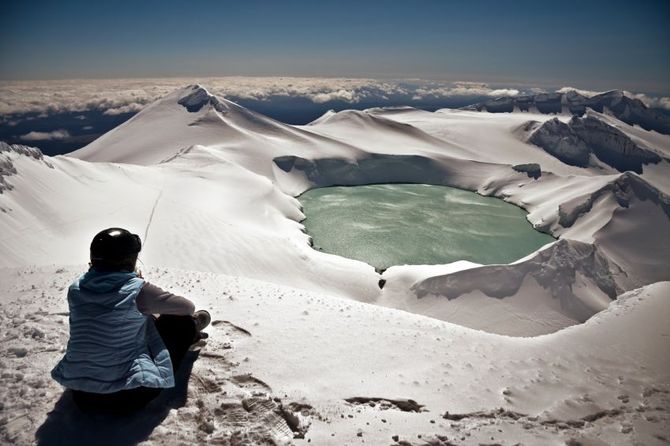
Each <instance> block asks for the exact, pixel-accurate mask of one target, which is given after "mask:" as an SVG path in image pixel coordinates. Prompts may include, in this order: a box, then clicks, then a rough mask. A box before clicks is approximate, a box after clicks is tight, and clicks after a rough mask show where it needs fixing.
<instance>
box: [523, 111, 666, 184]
mask: <svg viewBox="0 0 670 446" xmlns="http://www.w3.org/2000/svg"><path fill="white" fill-rule="evenodd" d="M527 141H528V142H530V143H532V144H535V145H536V146H538V147H541V148H542V149H544V150H545V151H546V152H547V153H549V154H551V155H553V156H555V157H556V158H558V159H559V160H561V161H562V162H564V163H566V164H570V165H572V166H578V167H588V166H589V165H590V164H591V163H590V159H591V155H592V154H593V155H595V156H596V157H597V158H598V159H599V160H600V161H602V162H604V163H605V164H608V165H609V166H612V167H613V168H615V169H617V170H618V171H620V172H625V171H627V170H632V171H634V172H637V173H642V166H643V165H644V164H648V163H658V162H660V161H661V157H660V156H659V155H658V154H656V153H655V152H652V151H651V150H649V149H647V148H644V147H640V146H639V145H637V144H636V143H635V142H633V140H631V139H630V138H629V137H628V136H627V135H626V134H625V133H623V132H622V131H620V130H619V129H617V128H615V127H613V126H611V125H609V124H607V123H605V122H603V121H602V120H600V119H598V117H596V116H593V115H589V114H588V113H587V114H586V116H584V117H577V116H574V117H573V118H572V119H570V121H569V122H568V123H567V124H565V123H563V122H561V121H559V120H558V118H554V119H551V120H549V121H546V122H545V123H544V124H542V125H541V126H539V127H538V128H537V129H536V130H535V131H533V132H532V133H531V134H530V136H529V137H528V139H527Z"/></svg>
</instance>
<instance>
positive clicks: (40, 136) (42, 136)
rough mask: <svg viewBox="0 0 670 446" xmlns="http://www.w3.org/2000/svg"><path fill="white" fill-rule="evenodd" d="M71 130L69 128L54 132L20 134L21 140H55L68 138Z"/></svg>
mask: <svg viewBox="0 0 670 446" xmlns="http://www.w3.org/2000/svg"><path fill="white" fill-rule="evenodd" d="M69 137H70V132H68V131H67V130H63V129H60V130H54V131H53V132H30V133H26V134H25V135H21V136H19V139H20V140H21V141H53V140H61V139H68V138H69Z"/></svg>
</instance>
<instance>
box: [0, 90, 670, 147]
mask: <svg viewBox="0 0 670 446" xmlns="http://www.w3.org/2000/svg"><path fill="white" fill-rule="evenodd" d="M193 83H200V84H202V85H204V86H206V87H207V88H208V90H209V91H211V92H212V93H214V94H217V95H221V96H225V97H227V98H230V99H232V100H257V101H265V100H269V99H271V98H276V97H287V98H303V99H306V100H309V101H311V102H313V103H315V104H324V103H328V102H344V103H349V104H357V103H360V102H371V101H375V100H377V101H385V100H390V99H393V100H403V101H405V102H406V104H407V105H412V101H431V100H432V101H438V100H440V99H450V98H469V97H472V98H474V97H498V96H517V95H521V94H532V93H538V92H543V91H545V90H544V89H541V88H533V87H519V86H491V85H489V84H485V83H478V82H436V81H423V80H403V81H389V80H376V79H347V78H298V77H218V78H198V79H195V78H163V79H114V80H64V81H31V82H23V81H21V82H0V115H4V116H7V115H16V114H25V113H38V114H40V113H41V114H44V113H46V114H49V113H59V112H83V111H91V110H98V111H101V112H102V113H104V114H106V115H117V114H122V113H132V112H136V111H139V110H141V109H142V108H143V107H144V106H145V105H147V104H148V103H150V102H152V101H154V100H156V99H158V98H160V97H161V96H164V95H166V94H168V93H170V92H171V91H173V90H175V89H177V88H180V87H183V86H185V85H188V84H193ZM567 89H571V88H570V87H564V89H563V90H567ZM582 92H583V93H585V94H587V95H591V94H596V93H597V92H591V91H583V90H582ZM630 95H631V96H633V97H637V98H639V99H641V100H642V101H643V102H645V103H646V104H647V105H650V106H655V107H664V108H670V98H668V97H652V96H648V95H645V94H634V93H630ZM26 136H27V135H26Z"/></svg>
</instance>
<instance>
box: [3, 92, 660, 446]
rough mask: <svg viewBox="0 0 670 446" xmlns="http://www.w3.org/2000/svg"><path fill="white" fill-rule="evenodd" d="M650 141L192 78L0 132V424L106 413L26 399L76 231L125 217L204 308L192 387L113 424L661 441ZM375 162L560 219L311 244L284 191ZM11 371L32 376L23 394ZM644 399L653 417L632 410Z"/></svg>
mask: <svg viewBox="0 0 670 446" xmlns="http://www.w3.org/2000/svg"><path fill="white" fill-rule="evenodd" d="M540 111H541V110H540ZM554 119H557V120H554ZM585 121H588V122H585ZM552 126H554V127H556V128H558V129H559V130H561V129H563V128H564V127H568V133H569V135H568V136H570V135H572V134H573V133H574V135H575V138H577V139H578V142H575V141H577V139H575V141H572V140H570V138H568V139H569V141H568V142H567V143H570V144H575V145H576V146H575V147H576V148H577V150H578V153H582V152H579V151H587V152H588V155H589V156H588V163H573V164H577V165H571V164H566V163H565V162H563V161H562V159H561V156H556V154H557V153H558V154H562V153H563V152H562V151H560V150H559V151H558V152H556V151H555V150H554V151H553V152H552V149H551V147H553V146H549V147H550V149H549V150H548V149H547V148H546V147H540V146H538V144H537V141H533V142H529V136H530V135H531V134H533V132H535V131H538V130H539V129H542V128H545V130H546V129H549V128H550V127H552ZM580 126H581V127H580ZM594 129H595V130H594ZM592 130H593V131H592ZM570 132H572V133H570ZM550 133H551V132H550ZM602 135H610V136H611V135H614V136H613V137H612V138H609V137H607V138H606V137H603V136H602ZM550 136H552V137H555V138H554V139H552V138H549V139H548V141H549V143H552V142H553V141H554V140H558V141H562V139H561V138H563V137H565V135H563V134H562V133H560V132H558V133H552V134H551V135H550ZM543 141H545V140H543ZM543 141H540V142H542V143H543V144H544V142H543ZM622 141H623V142H622ZM567 143H565V144H567ZM610 143H612V144H610ZM619 143H621V144H619ZM633 146H634V148H633ZM561 147H563V146H561ZM608 150H613V151H614V152H615V153H617V154H618V155H617V156H620V157H621V159H623V160H627V161H630V159H631V156H632V157H636V156H637V155H639V154H640V153H643V154H644V156H643V157H647V158H644V161H640V160H637V158H636V161H635V162H634V164H635V167H636V169H635V170H637V173H633V172H620V171H619V169H618V168H619V167H622V166H621V165H620V164H619V163H618V162H614V161H612V159H611V158H607V157H606V156H602V153H603V151H605V152H607V151H608ZM554 152H555V153H554ZM668 153H670V136H668V135H662V134H659V133H656V132H653V131H646V130H643V129H641V128H639V127H636V126H631V125H629V124H626V123H624V122H621V121H620V120H618V119H617V118H616V117H614V116H612V115H605V114H602V113H596V112H592V111H591V112H588V113H587V114H586V115H585V117H578V118H573V117H572V116H570V115H569V114H562V115H558V116H554V115H549V114H541V113H528V112H519V113H485V112H478V111H463V110H458V111H455V110H440V111H438V112H435V113H429V112H425V111H420V110H415V109H412V108H408V107H405V108H392V109H370V110H365V111H344V112H339V113H332V112H331V113H328V114H326V115H324V116H323V117H322V118H320V119H318V120H316V121H314V122H313V123H311V124H310V125H306V126H290V125H286V124H283V123H280V122H277V121H275V120H272V119H270V118H267V117H265V116H263V115H260V114H257V113H255V112H253V111H250V110H247V109H244V108H243V107H241V106H239V105H237V104H235V103H233V102H230V101H227V100H225V99H223V98H217V97H215V96H212V95H210V94H209V93H208V92H207V91H206V89H204V88H203V87H201V86H188V87H186V88H184V89H181V90H179V91H176V92H174V93H173V94H171V95H168V96H167V97H165V98H163V99H161V100H159V101H157V102H155V103H154V104H151V105H149V106H148V107H147V108H145V109H144V110H143V111H142V112H140V113H138V114H137V115H136V116H135V117H134V118H133V119H131V120H130V121H128V122H126V123H125V124H123V125H121V126H119V127H118V128H116V129H114V130H112V131H111V132H109V133H108V134H106V135H103V136H102V137H101V138H100V139H98V140H97V141H94V142H93V143H91V144H90V145H89V146H87V147H85V148H83V149H81V150H80V151H77V152H75V153H73V154H72V156H60V157H53V158H51V157H46V156H42V154H41V153H40V152H39V151H37V150H36V149H31V148H26V147H24V146H8V145H2V146H0V210H1V212H0V241H1V244H2V255H0V279H1V280H0V283H1V284H2V287H3V288H2V296H3V297H2V303H1V304H0V305H2V311H1V312H0V317H1V318H2V320H3V323H2V326H3V327H4V328H3V330H4V333H3V336H4V339H5V340H6V341H7V342H5V344H3V348H4V349H5V351H4V356H5V357H6V358H7V359H6V360H3V361H2V362H0V365H2V367H3V368H5V369H7V370H8V372H7V373H3V374H2V378H1V379H2V380H3V381H2V384H4V388H5V391H4V392H5V393H4V396H3V401H7V402H6V403H3V404H4V405H3V406H2V408H3V409H2V410H3V411H4V412H5V414H6V417H5V418H4V421H3V422H2V423H0V426H1V427H0V429H2V432H0V433H1V434H2V435H4V438H5V439H6V440H7V441H14V442H19V443H25V442H29V441H30V440H31V438H33V435H34V433H35V430H36V429H38V427H39V430H38V438H42V439H44V438H47V437H52V438H67V437H68V436H69V435H71V434H72V432H73V430H76V431H77V432H79V433H81V435H86V432H88V433H89V434H91V435H94V434H95V433H96V432H99V431H100V429H102V430H103V431H105V432H108V433H109V435H110V438H115V437H114V435H119V434H118V432H116V431H117V430H119V429H116V430H115V429H111V430H106V429H105V428H104V427H103V426H101V425H100V423H96V422H95V420H84V421H83V422H82V421H81V420H74V419H71V418H67V417H68V416H71V414H72V410H73V409H72V407H71V403H70V402H69V400H68V398H67V394H66V395H64V396H63V397H62V398H61V399H60V400H59V402H58V403H57V404H56V407H57V409H58V410H57V411H56V412H54V413H53V414H52V415H50V416H49V417H47V418H45V417H46V414H45V411H46V410H47V409H48V408H50V407H52V406H53V404H54V403H56V399H57V398H58V397H59V395H60V390H59V389H58V388H57V386H55V385H54V384H53V383H51V382H49V381H47V380H46V378H45V377H44V373H45V371H46V370H48V367H49V366H50V365H51V363H52V362H54V361H55V358H56V357H57V356H58V350H59V349H60V348H61V347H62V345H63V344H64V341H65V338H66V332H67V330H66V327H65V326H64V325H63V323H64V319H63V316H62V314H63V312H64V311H66V303H65V301H64V299H63V295H62V293H63V288H64V287H65V286H66V284H67V283H68V282H69V281H70V280H71V279H72V278H73V277H74V276H75V275H76V274H77V272H78V271H81V270H83V269H84V268H85V264H86V262H87V251H88V243H89V241H90V237H91V235H92V234H94V233H95V232H97V231H98V230H100V229H101V228H103V227H109V226H123V227H127V228H128V229H130V230H132V231H133V232H136V233H138V234H140V235H141V237H142V239H143V241H144V249H143V251H142V254H141V257H140V258H141V260H142V262H143V263H144V265H146V267H145V269H146V276H147V277H148V279H149V280H152V281H154V282H156V283H157V284H158V285H163V286H165V287H168V288H173V289H176V291H178V292H181V293H184V294H185V295H188V296H189V297H192V298H193V299H195V300H196V301H197V302H198V304H199V305H201V306H205V307H206V308H210V309H211V310H212V311H213V313H214V317H215V320H216V321H218V322H216V324H215V325H214V326H213V327H212V328H211V334H212V337H211V338H210V339H211V341H210V344H209V345H208V347H206V349H205V350H203V352H202V353H201V359H200V360H198V361H197V362H196V363H195V365H194V376H193V377H192V378H191V384H192V386H193V390H192V391H191V395H190V396H191V398H189V400H188V401H187V402H186V403H184V404H185V405H184V407H181V408H180V409H178V410H174V411H171V412H166V411H161V410H160V408H154V409H151V410H153V411H154V412H151V411H150V416H148V420H149V421H150V422H149V423H148V424H147V422H146V420H144V421H142V420H136V421H134V422H133V423H134V424H133V427H132V428H131V429H128V435H130V436H131V437H132V438H130V437H129V438H123V439H125V440H126V441H135V442H136V441H140V440H143V439H145V438H147V436H148V437H149V440H150V442H152V443H160V442H177V441H184V440H185V439H189V438H190V439H191V440H192V439H193V438H196V439H197V441H198V442H207V441H211V442H221V443H224V444H225V442H229V443H230V442H233V443H234V441H233V439H234V438H237V437H235V435H237V434H235V433H234V431H235V429H239V430H240V431H241V432H242V433H241V434H239V435H242V436H246V437H247V440H248V442H249V443H250V444H257V443H262V442H264V441H265V442H269V441H274V442H276V443H280V444H281V443H282V442H290V441H291V437H292V436H294V435H295V434H297V435H298V436H300V435H303V434H304V435H305V436H306V437H308V439H310V440H312V443H313V444H338V445H339V444H350V443H357V442H359V441H361V440H365V441H366V443H371V444H387V443H388V444H393V443H391V442H395V443H398V440H402V441H407V443H405V444H422V443H421V442H422V441H423V440H426V441H428V440H427V439H431V438H432V439H435V438H437V437H436V436H437V435H444V436H446V437H448V438H449V441H451V442H452V443H455V444H461V443H463V444H479V443H482V442H491V441H494V440H495V441H499V442H511V441H512V440H514V441H521V442H522V443H528V444H545V443H562V442H565V441H572V440H574V441H581V440H580V438H582V437H585V438H595V437H597V436H599V437H601V438H603V439H604V440H603V441H606V442H608V443H612V442H613V443H615V444H628V443H631V442H635V441H637V442H641V443H643V444H653V443H654V442H655V441H659V442H660V441H661V440H658V438H659V437H658V436H659V435H660V436H663V435H666V436H667V435H668V434H667V432H665V431H664V427H663V426H665V425H667V421H668V410H669V407H668V404H669V401H668V396H667V395H668V393H667V391H668V387H669V386H670V381H669V375H670V372H669V369H668V363H667V358H668V355H667V353H668V346H669V343H668V341H667V339H666V336H667V334H666V333H665V328H664V327H665V324H664V321H665V319H667V314H668V311H670V307H669V306H668V302H667V299H664V298H663V297H664V296H666V295H667V293H668V286H667V283H665V282H664V281H668V280H670V248H668V246H669V245H668V243H665V241H667V240H670V200H669V199H668V191H669V190H670V180H668V178H670V175H669V174H670V169H669V165H668V161H667V158H668ZM636 154H637V155H636ZM649 154H652V155H655V156H657V157H658V158H660V161H659V160H656V159H655V158H654V159H653V160H652V159H651V158H650V157H651V155H649ZM638 161H640V162H639V163H638ZM519 165H528V166H530V167H532V168H530V171H529V173H527V172H526V171H527V170H529V167H528V166H526V167H519ZM637 167H639V169H637ZM622 170H623V169H622ZM379 182H421V183H430V184H443V185H450V186H456V187H460V188H464V189H469V190H473V191H477V192H478V193H481V194H484V195H492V196H496V197H499V198H502V199H505V200H507V201H510V202H512V203H515V204H517V205H519V206H521V207H523V208H524V209H526V210H527V211H528V212H529V214H528V220H529V221H530V222H531V223H532V224H533V225H534V226H535V227H536V228H537V229H538V230H542V231H545V232H549V233H551V234H552V235H554V236H555V237H557V238H558V241H557V242H556V243H553V244H550V245H547V246H545V247H543V248H542V249H540V250H538V251H537V252H535V253H530V254H529V255H528V256H526V257H525V258H523V259H519V260H518V261H517V262H514V263H513V264H510V265H475V264H469V263H467V262H456V263H454V264H450V265H398V266H394V267H392V268H390V269H388V270H387V271H385V272H381V273H380V272H376V271H375V270H374V268H372V267H371V266H369V265H367V264H365V263H362V262H358V261H354V260H350V259H345V258H341V257H338V256H334V255H329V254H325V253H322V252H318V251H315V250H313V249H311V248H310V246H309V237H308V236H307V235H306V234H305V233H304V232H303V227H302V225H301V224H300V223H299V222H300V220H301V219H302V218H303V217H304V215H303V214H302V212H301V209H300V203H299V201H298V200H297V199H296V198H295V197H296V196H298V195H299V194H300V193H302V192H304V191H305V190H307V189H309V188H312V187H318V186H327V185H333V184H344V185H354V184H368V183H379ZM661 282H663V283H661ZM631 290H635V291H631ZM627 291H631V292H630V293H628V294H625V293H626V292H627ZM370 304H375V305H370ZM599 312H600V313H599ZM594 315H595V316H594ZM584 322H585V323H584ZM582 323H584V324H582ZM455 324H458V325H455ZM571 325H574V327H569V328H565V327H568V326H571ZM236 327H242V328H243V329H244V330H240V329H239V328H236ZM473 329H476V330H473ZM477 330H483V331H477ZM247 332H248V333H250V335H249V334H245V333H247ZM501 334H503V335H512V336H517V338H513V337H508V336H501ZM539 334H546V335H545V336H540V337H532V336H536V335H539ZM521 337H526V338H521ZM645 342H646V343H645ZM22 345H23V346H25V351H24V350H22V348H24V347H22ZM610 346H615V348H611V349H610V348H609V347H610ZM229 347H232V348H229ZM246 373H252V374H253V377H250V376H249V375H246ZM633 375H634V376H635V378H634V379H629V377H631V376H633ZM622 377H623V378H622ZM223 392H227V393H225V394H224V393H223ZM26 393H28V394H31V395H32V394H33V393H34V394H35V395H39V394H41V393H43V394H44V395H43V396H44V398H42V400H40V401H38V400H37V399H34V400H28V402H26V401H23V400H22V395H25V394H26ZM273 397H275V398H276V400H274V401H273V400H272V399H270V400H268V399H267V398H273ZM178 400H179V399H177V401H178ZM409 400H412V401H413V402H410V401H409ZM221 404H223V406H221ZM421 406H423V407H421ZM500 407H503V409H499V408H500ZM649 407H655V408H656V409H649ZM647 411H650V412H653V413H651V414H649V417H651V418H652V419H653V421H649V420H646V421H644V422H642V421H640V417H644V416H646V415H640V414H645V413H646V412H647ZM68 414H69V415H68ZM349 415H351V417H350V416H349ZM63 417H65V418H63ZM75 418H76V417H75ZM240 420H241V421H240ZM296 420H297V421H296ZM431 421H432V422H431ZM161 422H163V426H158V427H156V426H157V425H158V424H160V423H161ZM490 422H492V423H493V424H489V423H490ZM664 422H665V423H666V424H665V425H664V424H663V423H664ZM152 423H153V424H152ZM235 423H237V424H236V426H237V427H236V428H232V427H231V426H232V425H233V424H235ZM368 423H369V424H368ZM117 427H118V426H117ZM154 428H155V429H154ZM291 428H293V430H292V429H291ZM498 429H500V430H501V431H502V432H499V431H498ZM152 431H153V433H152ZM294 431H295V432H294ZM82 432H83V433H82ZM171 432H172V433H171ZM358 434H360V435H358ZM417 434H421V435H422V436H423V437H422V438H423V439H419V438H417V437H416V436H417ZM393 435H398V436H399V438H398V440H393V439H392V436H393ZM654 436H656V437H654ZM491 437H494V439H493V440H492V439H491ZM82 438H83V437H82ZM655 438H656V439H655ZM110 441H111V440H110ZM295 441H296V442H301V441H305V442H306V441H307V439H305V440H300V439H295ZM435 441H437V440H435ZM445 442H446V440H443V441H442V444H448V443H445ZM434 444H440V443H439V442H437V443H434Z"/></svg>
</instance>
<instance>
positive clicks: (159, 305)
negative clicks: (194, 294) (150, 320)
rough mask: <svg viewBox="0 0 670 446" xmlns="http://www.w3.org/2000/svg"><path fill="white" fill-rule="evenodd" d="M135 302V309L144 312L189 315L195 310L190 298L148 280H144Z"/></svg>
mask: <svg viewBox="0 0 670 446" xmlns="http://www.w3.org/2000/svg"><path fill="white" fill-rule="evenodd" d="M135 302H136V303H137V309H138V310H140V312H141V313H144V314H174V315H176V316H191V315H192V314H193V312H194V311H195V305H193V302H191V301H190V300H188V299H186V298H185V297H181V296H177V295H176V294H172V293H169V292H167V291H165V290H162V289H161V288H159V287H157V286H156V285H152V284H150V283H149V282H144V285H143V286H142V289H141V290H140V293H139V294H138V295H137V299H136V300H135Z"/></svg>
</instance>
